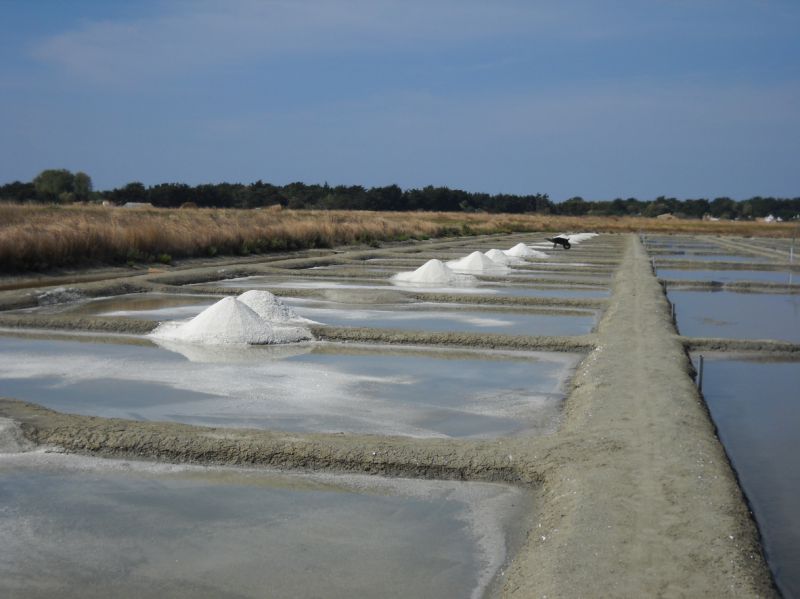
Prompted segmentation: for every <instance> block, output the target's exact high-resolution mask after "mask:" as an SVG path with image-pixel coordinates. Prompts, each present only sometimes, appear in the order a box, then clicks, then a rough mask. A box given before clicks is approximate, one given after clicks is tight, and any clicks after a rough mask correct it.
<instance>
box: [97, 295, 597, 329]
mask: <svg viewBox="0 0 800 599" xmlns="http://www.w3.org/2000/svg"><path fill="white" fill-rule="evenodd" d="M283 301H284V302H285V303H286V304H288V305H291V306H292V307H293V308H294V309H295V310H296V311H297V313H298V314H299V315H300V316H302V317H304V318H308V319H310V320H313V321H315V322H319V323H322V324H327V325H332V326H347V327H354V326H355V327H378V328H391V329H401V330H420V331H436V332H439V331H442V332H452V331H466V332H476V333H505V334H514V335H583V334H586V333H589V332H591V330H592V328H593V327H594V325H595V322H596V319H597V317H596V315H595V314H594V313H591V312H588V313H586V314H584V315H577V316H564V315H558V314H552V315H548V314H525V313H514V312H490V311H477V310H469V309H468V307H466V306H464V307H461V308H455V309H452V308H448V307H446V306H444V307H443V306H437V305H436V304H413V305H411V306H410V305H408V304H395V305H393V304H383V305H381V306H380V307H378V308H365V307H364V305H361V304H345V303H340V302H332V301H316V300H304V299H298V298H283ZM207 307H208V305H206V304H192V305H189V306H180V307H178V306H173V307H168V308H158V309H152V310H114V311H112V312H102V314H106V315H113V316H129V317H132V318H143V319H149V320H160V321H168V320H174V319H181V318H189V317H192V316H195V315H197V314H199V313H200V312H201V311H202V310H204V309H205V308H207Z"/></svg>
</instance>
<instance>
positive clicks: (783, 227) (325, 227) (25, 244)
mask: <svg viewBox="0 0 800 599" xmlns="http://www.w3.org/2000/svg"><path fill="white" fill-rule="evenodd" d="M792 229H793V226H792V225H790V224H769V225H767V224H763V223H752V222H746V223H745V222H742V223H736V222H701V221H659V220H655V219H646V218H621V217H567V216H547V215H510V214H464V213H442V212H413V213H408V212H363V211H306V210H297V211H295V210H282V211H271V210H228V209H226V210H217V209H182V210H170V209H135V210H126V209H120V208H102V207H96V206H41V205H18V204H2V205H0V271H2V272H5V273H12V272H24V271H42V270H47V269H51V268H57V267H68V266H78V265H84V264H125V263H126V262H159V261H160V262H165V263H166V262H169V261H171V260H172V259H175V258H188V257H201V256H206V257H207V256H214V255H247V254H251V253H266V252H272V251H281V250H293V249H303V248H327V247H334V246H337V245H352V244H359V243H364V244H373V245H376V244H379V243H380V242H382V241H393V240H403V239H409V238H417V239H420V238H422V239H424V238H429V237H442V236H450V235H473V234H485V233H511V232H525V231H608V232H630V231H651V232H663V233H678V232H685V233H709V234H734V235H756V236H771V237H788V236H790V235H791V231H792Z"/></svg>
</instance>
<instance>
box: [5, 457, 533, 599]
mask: <svg viewBox="0 0 800 599" xmlns="http://www.w3.org/2000/svg"><path fill="white" fill-rule="evenodd" d="M0 479H2V481H3V484H2V485H0V505H2V509H0V595H2V596H3V597H8V598H12V597H20V598H21V597H25V598H28V597H63V598H71V597H76V598H77V597H87V596H88V597H121V598H127V597H131V598H138V597H165V596H168V597H187V598H188V597H192V598H197V597H214V598H225V597H230V598H234V597H236V598H242V597H265V596H270V597H332V598H337V597H342V598H344V597H347V598H349V597H431V598H438V597H480V596H483V595H484V593H485V592H486V590H487V587H489V585H490V584H491V583H492V579H493V577H495V576H496V574H497V572H498V570H499V568H500V567H501V566H502V565H503V563H504V562H505V561H506V560H507V558H508V553H509V552H510V551H513V549H514V548H515V547H516V546H517V545H518V539H519V536H520V534H522V531H521V530H520V528H521V527H520V519H521V518H524V514H525V511H527V510H530V497H529V496H528V495H527V494H526V493H524V492H522V491H521V490H519V489H516V488H513V487H510V486H507V485H499V484H489V483H457V482H448V481H419V480H403V479H393V480H388V479H382V478H378V477H366V476H336V477H333V476H323V475H296V474H279V473H269V472H263V471H255V470H250V471H248V470H243V469H232V468H202V467H197V466H195V467H190V466H170V465H158V464H146V463H141V462H121V461H116V460H101V459H93V458H85V457H78V456H68V455H60V454H44V453H23V454H0Z"/></svg>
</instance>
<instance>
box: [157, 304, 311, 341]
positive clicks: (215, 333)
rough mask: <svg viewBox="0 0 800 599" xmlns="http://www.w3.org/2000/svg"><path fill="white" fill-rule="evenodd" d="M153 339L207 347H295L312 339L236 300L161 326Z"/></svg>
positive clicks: (300, 331)
mask: <svg viewBox="0 0 800 599" xmlns="http://www.w3.org/2000/svg"><path fill="white" fill-rule="evenodd" d="M151 335H152V336H153V337H155V338H158V339H165V340H167V341H178V342H185V343H205V344H208V345H233V344H240V345H241V344H251V345H263V344H272V343H293V342H296V341H304V340H307V339H310V338H311V334H310V332H309V331H308V330H307V329H304V328H302V327H285V326H283V327H277V326H276V327H273V326H272V325H271V324H270V323H269V322H267V321H266V320H264V319H263V318H261V317H260V316H259V315H258V314H256V313H255V312H254V311H253V310H252V309H251V308H249V307H248V306H246V305H245V304H244V303H242V302H240V301H239V300H237V299H236V298H235V297H226V298H223V299H221V300H220V301H218V302H217V303H216V304H214V305H213V306H209V307H208V308H206V309H205V310H203V311H202V312H201V313H200V314H198V315H197V316H195V317H194V318H192V319H191V320H190V321H188V322H182V323H174V322H166V323H162V324H161V325H159V326H158V328H156V330H155V331H153V332H152V333H151Z"/></svg>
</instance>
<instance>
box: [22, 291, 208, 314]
mask: <svg viewBox="0 0 800 599" xmlns="http://www.w3.org/2000/svg"><path fill="white" fill-rule="evenodd" d="M219 300H220V297H219V296H209V295H189V294H177V293H128V294H124V295H118V296H114V297H104V298H93V299H87V300H84V301H80V302H78V303H67V304H52V305H49V306H40V307H36V308H25V309H23V310H15V311H11V312H10V313H13V312H36V313H39V314H46V313H68V314H73V315H76V316H77V315H104V316H129V317H132V318H145V319H149V320H174V319H180V318H190V317H192V316H195V315H197V314H199V313H200V312H202V311H203V310H204V309H205V308H208V307H209V306H211V305H212V304H214V303H216V302H218V301H219Z"/></svg>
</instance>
